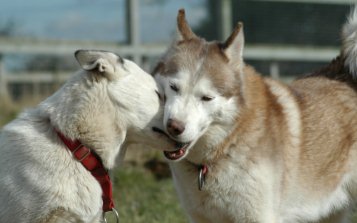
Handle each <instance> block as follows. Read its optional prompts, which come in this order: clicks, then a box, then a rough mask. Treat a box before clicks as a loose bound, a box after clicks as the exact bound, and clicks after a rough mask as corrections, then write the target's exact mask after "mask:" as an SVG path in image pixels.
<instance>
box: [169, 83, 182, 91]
mask: <svg viewBox="0 0 357 223" xmlns="http://www.w3.org/2000/svg"><path fill="white" fill-rule="evenodd" d="M170 88H171V90H173V91H175V92H179V91H180V88H179V87H177V85H176V84H173V83H170Z"/></svg>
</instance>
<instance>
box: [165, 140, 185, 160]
mask: <svg viewBox="0 0 357 223" xmlns="http://www.w3.org/2000/svg"><path fill="white" fill-rule="evenodd" d="M189 145H190V143H180V142H177V144H176V147H177V148H179V149H177V150H175V151H164V155H165V157H166V158H167V159H169V160H178V159H180V158H181V157H183V156H184V155H185V154H186V149H187V148H188V147H189Z"/></svg>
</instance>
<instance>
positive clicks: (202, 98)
mask: <svg viewBox="0 0 357 223" xmlns="http://www.w3.org/2000/svg"><path fill="white" fill-rule="evenodd" d="M213 99H214V97H211V96H207V95H205V96H202V97H201V100H202V101H212V100H213Z"/></svg>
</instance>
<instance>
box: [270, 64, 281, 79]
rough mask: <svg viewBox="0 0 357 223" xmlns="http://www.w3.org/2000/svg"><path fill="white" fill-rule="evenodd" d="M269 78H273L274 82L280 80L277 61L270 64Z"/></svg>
mask: <svg viewBox="0 0 357 223" xmlns="http://www.w3.org/2000/svg"><path fill="white" fill-rule="evenodd" d="M269 70H270V76H271V77H272V78H274V79H275V80H278V79H279V78H280V68H279V63H278V62H277V61H273V62H271V63H270V68H269Z"/></svg>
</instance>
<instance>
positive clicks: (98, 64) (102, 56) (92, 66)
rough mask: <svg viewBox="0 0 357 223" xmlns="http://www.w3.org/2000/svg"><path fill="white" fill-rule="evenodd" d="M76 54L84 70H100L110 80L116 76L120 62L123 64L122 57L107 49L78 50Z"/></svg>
mask: <svg viewBox="0 0 357 223" xmlns="http://www.w3.org/2000/svg"><path fill="white" fill-rule="evenodd" d="M74 56H75V57H76V59H77V61H78V63H79V65H80V66H81V67H82V68H83V69H84V70H87V71H95V72H98V73H99V74H102V75H103V76H105V77H107V78H108V79H110V80H112V79H114V78H115V71H116V68H117V65H118V63H121V64H123V59H122V58H121V57H119V56H118V55H116V54H114V53H111V52H107V51H100V50H77V51H76V52H75V53H74Z"/></svg>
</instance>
